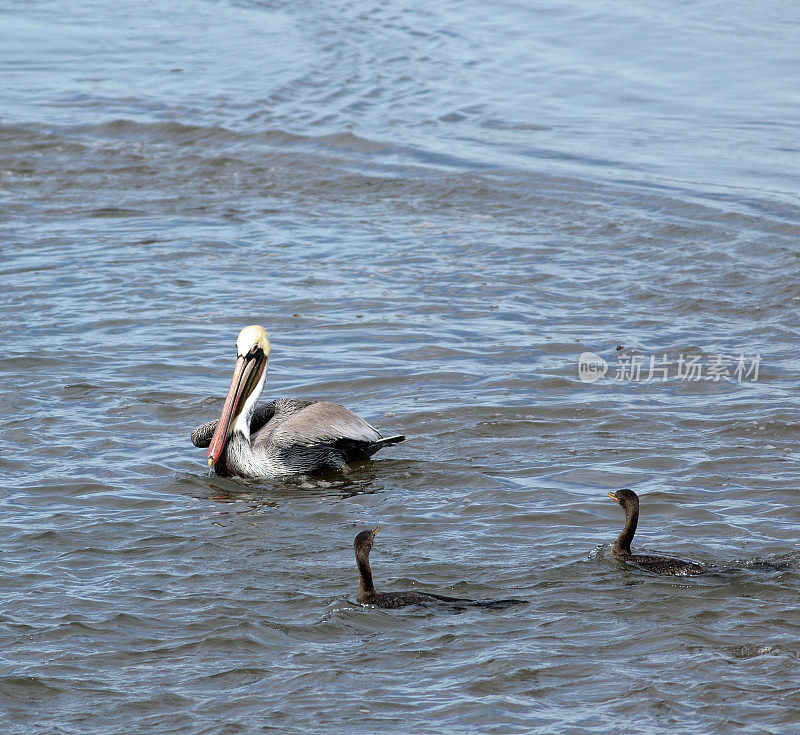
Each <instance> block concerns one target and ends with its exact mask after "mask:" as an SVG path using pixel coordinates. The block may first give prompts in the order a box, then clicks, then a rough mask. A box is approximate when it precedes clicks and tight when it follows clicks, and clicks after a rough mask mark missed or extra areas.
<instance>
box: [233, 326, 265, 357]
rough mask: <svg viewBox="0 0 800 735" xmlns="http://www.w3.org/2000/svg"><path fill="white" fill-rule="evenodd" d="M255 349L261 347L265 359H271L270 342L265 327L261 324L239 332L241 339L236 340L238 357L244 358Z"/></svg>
mask: <svg viewBox="0 0 800 735" xmlns="http://www.w3.org/2000/svg"><path fill="white" fill-rule="evenodd" d="M254 347H260V348H261V351H262V352H263V353H264V357H269V340H268V339H267V333H266V331H264V327H262V326H261V325H260V324H252V325H250V326H249V327H245V328H244V329H243V330H242V331H241V332H239V337H238V338H237V339H236V354H237V356H238V357H244V356H245V355H246V354H248V353H249V352H250V351H251V350H252V349H253V348H254Z"/></svg>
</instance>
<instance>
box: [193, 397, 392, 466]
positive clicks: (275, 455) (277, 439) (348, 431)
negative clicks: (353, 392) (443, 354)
mask: <svg viewBox="0 0 800 735" xmlns="http://www.w3.org/2000/svg"><path fill="white" fill-rule="evenodd" d="M218 423H219V421H210V422H209V423H207V424H203V425H202V426H198V427H197V428H196V429H195V430H194V431H193V432H192V443H193V444H194V445H195V446H196V447H207V446H208V445H209V443H210V442H211V437H212V436H213V434H214V432H215V430H216V428H217V424H218ZM250 432H251V437H252V439H251V438H248V437H246V436H245V435H244V434H243V433H242V432H239V431H234V432H232V433H231V435H230V438H229V439H228V441H227V443H226V445H225V448H224V449H223V452H222V456H221V457H220V459H219V461H218V462H217V463H216V464H215V465H214V470H215V472H216V473H217V474H218V475H226V476H238V477H265V476H281V475H297V474H318V473H321V472H330V471H335V470H343V469H346V468H347V466H348V465H349V464H350V463H351V462H357V461H359V460H365V459H369V458H370V457H371V456H372V455H373V454H375V452H377V451H378V450H380V449H381V448H383V447H385V446H387V445H389V444H396V443H397V442H401V441H403V440H404V439H405V437H404V436H402V435H398V436H391V437H388V438H384V437H382V436H381V434H380V433H378V431H377V430H376V429H375V428H373V427H372V426H370V425H369V424H368V423H367V422H366V421H364V419H362V418H361V417H360V416H358V415H357V414H355V413H353V412H352V411H350V410H349V409H347V408H345V407H344V406H340V405H339V404H338V403H331V402H329V401H304V400H299V399H296V398H279V399H277V400H275V401H270V402H269V403H265V404H263V405H261V406H259V407H258V408H256V409H255V410H254V411H253V415H252V417H251V420H250Z"/></svg>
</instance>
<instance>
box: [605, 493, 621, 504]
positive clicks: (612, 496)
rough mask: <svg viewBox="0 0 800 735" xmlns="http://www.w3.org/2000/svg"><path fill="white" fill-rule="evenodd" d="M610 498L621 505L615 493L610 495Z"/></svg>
mask: <svg viewBox="0 0 800 735" xmlns="http://www.w3.org/2000/svg"><path fill="white" fill-rule="evenodd" d="M608 497H609V498H611V499H612V500H616V501H617V502H618V503H619V500H617V496H616V494H615V493H609V494H608Z"/></svg>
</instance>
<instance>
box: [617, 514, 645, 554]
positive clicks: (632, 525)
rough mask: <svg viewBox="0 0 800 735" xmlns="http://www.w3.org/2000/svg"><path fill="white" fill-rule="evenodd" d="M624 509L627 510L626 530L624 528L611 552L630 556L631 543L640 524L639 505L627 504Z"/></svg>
mask: <svg viewBox="0 0 800 735" xmlns="http://www.w3.org/2000/svg"><path fill="white" fill-rule="evenodd" d="M623 507H624V509H625V528H623V529H622V533H621V534H620V535H619V536H617V540H616V541H615V542H614V545H613V546H612V547H611V551H613V552H614V553H615V554H621V555H623V556H630V553H631V541H633V534H635V533H636V526H637V524H638V523H639V504H638V503H627V504H625V505H624V506H623Z"/></svg>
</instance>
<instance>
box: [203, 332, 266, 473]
mask: <svg viewBox="0 0 800 735" xmlns="http://www.w3.org/2000/svg"><path fill="white" fill-rule="evenodd" d="M236 348H237V352H238V357H237V359H236V367H235V368H234V370H233V378H232V379H231V387H230V388H229V389H228V397H227V398H226V399H225V405H224V407H223V408H222V414H221V416H220V417H219V423H218V424H217V429H216V431H215V432H214V436H213V437H212V438H211V444H209V445H208V466H209V467H210V468H212V469H213V467H214V465H215V464H216V463H217V462H218V461H219V458H220V457H221V456H222V450H223V449H224V448H225V443H226V442H227V441H228V437H230V435H231V433H232V432H233V429H234V427H235V425H236V420H237V419H238V418H239V416H240V414H241V413H242V410H243V409H244V407H245V406H246V405H247V403H248V399H249V398H250V396H252V395H253V391H254V390H255V389H256V387H257V386H258V384H259V382H260V381H261V377H262V376H263V375H264V369H265V368H266V367H267V358H268V356H269V341H268V340H267V333H266V332H265V331H264V329H263V328H262V327H258V326H253V327H245V328H244V329H243V330H242V331H241V332H240V333H239V339H238V340H237V341H236ZM259 392H260V391H259ZM249 433H250V432H249V427H248V431H247V434H248V435H249Z"/></svg>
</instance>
